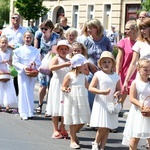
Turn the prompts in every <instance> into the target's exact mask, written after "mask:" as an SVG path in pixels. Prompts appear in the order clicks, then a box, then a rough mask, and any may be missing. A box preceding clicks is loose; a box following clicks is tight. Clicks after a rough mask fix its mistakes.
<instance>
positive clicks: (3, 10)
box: [0, 0, 10, 28]
mask: <svg viewBox="0 0 150 150" xmlns="http://www.w3.org/2000/svg"><path fill="white" fill-rule="evenodd" d="M9 12H10V0H0V28H2V27H3V24H4V22H6V23H9Z"/></svg>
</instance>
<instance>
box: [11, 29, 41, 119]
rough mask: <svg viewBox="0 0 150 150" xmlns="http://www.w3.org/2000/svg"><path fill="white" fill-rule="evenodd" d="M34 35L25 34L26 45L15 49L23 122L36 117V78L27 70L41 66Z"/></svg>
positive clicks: (19, 105) (20, 110) (14, 63)
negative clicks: (32, 66) (33, 42)
mask: <svg viewBox="0 0 150 150" xmlns="http://www.w3.org/2000/svg"><path fill="white" fill-rule="evenodd" d="M32 40H33V35H32V33H30V32H29V31H27V32H26V33H25V34H24V45H23V46H21V47H19V48H17V49H15V50H14V51H13V52H14V55H13V65H14V67H15V69H16V70H17V72H18V86H19V95H18V108H19V114H20V117H21V119H22V120H28V119H32V118H33V116H34V86H35V82H36V77H30V76H27V75H26V73H25V69H26V68H29V67H30V66H31V64H34V65H35V66H34V68H35V69H38V68H39V66H40V65H41V60H40V51H39V50H38V49H37V48H34V47H33V46H32V45H31V43H32Z"/></svg>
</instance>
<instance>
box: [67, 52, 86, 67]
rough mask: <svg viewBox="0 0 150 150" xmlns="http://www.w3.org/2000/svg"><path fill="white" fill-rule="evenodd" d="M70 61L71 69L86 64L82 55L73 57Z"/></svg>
mask: <svg viewBox="0 0 150 150" xmlns="http://www.w3.org/2000/svg"><path fill="white" fill-rule="evenodd" d="M70 61H71V66H72V68H76V67H79V66H82V65H84V64H85V63H88V60H87V59H86V58H85V57H84V56H83V55H82V54H76V55H74V56H73V57H72V58H71V60H70Z"/></svg>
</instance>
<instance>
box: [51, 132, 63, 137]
mask: <svg viewBox="0 0 150 150" xmlns="http://www.w3.org/2000/svg"><path fill="white" fill-rule="evenodd" d="M62 138H63V136H62V135H61V133H60V132H54V133H53V135H52V139H62Z"/></svg>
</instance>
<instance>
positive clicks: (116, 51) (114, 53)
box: [112, 46, 118, 58]
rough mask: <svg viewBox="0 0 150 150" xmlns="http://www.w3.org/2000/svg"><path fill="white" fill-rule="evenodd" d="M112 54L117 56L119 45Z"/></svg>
mask: <svg viewBox="0 0 150 150" xmlns="http://www.w3.org/2000/svg"><path fill="white" fill-rule="evenodd" d="M112 54H113V55H114V57H115V58H116V57H117V54H118V47H117V46H114V48H113V51H112Z"/></svg>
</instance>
